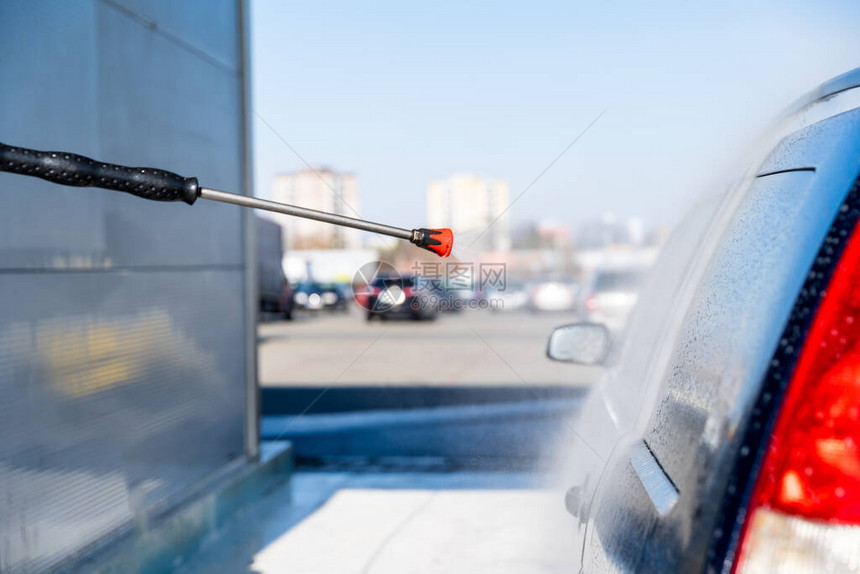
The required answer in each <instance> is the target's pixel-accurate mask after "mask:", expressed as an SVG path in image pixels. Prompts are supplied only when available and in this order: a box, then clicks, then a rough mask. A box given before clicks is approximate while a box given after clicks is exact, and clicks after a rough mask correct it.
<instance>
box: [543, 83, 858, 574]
mask: <svg viewBox="0 0 860 574" xmlns="http://www.w3.org/2000/svg"><path fill="white" fill-rule="evenodd" d="M858 105H860V69H857V70H854V71H852V72H849V73H847V74H845V75H843V76H840V77H838V78H835V79H833V80H831V81H830V82H828V83H826V84H824V85H823V86H821V87H820V88H819V89H817V90H815V91H814V92H812V93H811V94H810V95H809V96H807V97H806V98H804V99H803V100H801V102H800V103H799V104H798V105H797V107H795V108H794V109H793V111H791V112H789V113H787V114H785V115H784V117H783V119H782V120H781V121H780V123H779V124H778V125H777V126H776V127H775V128H774V132H773V133H772V134H771V139H770V141H766V142H765V144H764V145H763V146H762V149H761V151H762V152H763V153H761V154H760V155H758V156H757V157H758V158H759V159H751V160H750V163H751V166H752V167H751V170H750V171H749V172H748V173H747V174H746V175H744V176H743V177H740V178H739V179H738V180H737V183H736V185H734V186H732V187H731V188H730V189H726V190H719V191H716V192H714V193H709V194H707V195H705V196H704V197H703V198H702V199H701V200H699V201H698V203H697V204H696V205H695V206H694V207H693V209H692V211H691V212H690V213H689V214H688V215H687V216H686V218H685V219H684V220H683V222H682V223H681V224H680V225H679V226H678V228H677V229H676V230H675V232H674V233H673V235H672V237H671V238H670V240H669V242H668V243H667V244H666V246H665V248H664V249H663V251H662V253H661V255H660V259H659V261H658V263H657V265H656V267H655V268H654V270H653V271H652V272H651V273H649V276H648V278H647V279H646V281H645V284H644V285H643V288H642V291H641V292H640V297H639V301H638V303H637V305H636V308H635V309H634V311H633V313H632V314H631V316H630V319H629V322H628V326H627V331H626V334H625V335H624V336H623V337H622V338H620V339H619V340H617V341H614V342H612V343H610V337H609V333H608V330H607V329H606V328H605V326H603V325H600V324H596V323H592V322H583V323H579V324H572V325H567V326H564V327H561V328H559V329H557V330H555V331H554V332H553V333H552V336H551V337H550V341H549V346H548V349H547V352H548V354H549V355H550V357H551V358H555V359H559V360H565V361H572V362H580V363H589V364H595V363H601V362H602V363H603V364H604V365H606V367H607V368H606V370H605V374H604V376H603V378H602V379H601V380H600V381H599V382H598V383H597V384H596V385H595V386H594V387H593V389H592V390H591V391H590V393H589V395H588V397H587V398H586V400H585V403H584V405H583V407H582V410H581V411H580V414H579V418H578V419H576V420H574V421H572V422H571V423H570V430H571V433H570V435H569V436H570V437H571V438H570V439H569V440H568V441H566V442H565V443H564V444H563V445H562V450H563V452H564V455H563V456H562V471H561V475H562V477H563V480H564V482H565V487H566V488H567V490H566V493H565V495H564V504H565V506H566V508H567V510H568V512H569V513H570V515H571V516H570V522H571V539H570V549H571V552H572V554H573V555H574V556H575V559H576V561H577V562H578V563H579V564H578V568H579V571H581V572H587V573H596V572H670V573H671V572H694V573H701V572H704V573H709V574H710V573H725V574H728V573H737V574H744V573H752V572H755V573H758V572H788V571H791V572H857V571H858V565H860V227H858V225H857V223H858V218H860V108H858ZM573 571H577V570H576V569H574V570H573Z"/></svg>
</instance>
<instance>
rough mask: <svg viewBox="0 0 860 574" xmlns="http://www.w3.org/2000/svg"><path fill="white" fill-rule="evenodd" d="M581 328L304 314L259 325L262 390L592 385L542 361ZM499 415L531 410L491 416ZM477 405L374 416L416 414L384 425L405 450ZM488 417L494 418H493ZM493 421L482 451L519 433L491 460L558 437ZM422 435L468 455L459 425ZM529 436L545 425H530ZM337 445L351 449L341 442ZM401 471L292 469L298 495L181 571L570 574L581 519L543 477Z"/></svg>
mask: <svg viewBox="0 0 860 574" xmlns="http://www.w3.org/2000/svg"><path fill="white" fill-rule="evenodd" d="M575 320H576V318H575V317H574V316H572V315H570V314H530V313H526V312H510V313H491V312H488V311H466V312H463V313H460V314H448V315H443V316H441V317H440V318H439V320H437V321H435V322H420V323H417V322H411V321H389V322H385V323H383V322H373V323H367V322H366V321H365V320H364V317H363V315H361V314H359V313H358V312H356V311H355V310H354V311H353V312H352V313H350V314H346V315H328V314H323V315H319V316H314V317H307V316H306V317H299V318H298V320H296V321H292V322H280V323H268V324H264V325H261V326H260V328H259V331H258V333H259V337H260V346H259V368H260V379H261V383H262V384H263V385H264V386H272V387H274V386H283V387H296V388H298V387H302V386H307V387H313V386H315V385H316V386H323V387H329V386H331V387H333V388H335V389H337V387H350V386H354V387H358V386H361V385H365V386H383V387H384V386H385V385H391V386H392V387H393V386H400V387H402V386H408V385H425V386H430V387H436V386H438V387H442V388H445V387H449V388H456V387H465V386H477V387H479V388H480V387H482V386H484V385H492V386H500V385H510V386H511V387H520V388H527V387H529V386H530V385H544V386H546V385H571V386H577V387H579V386H582V387H587V386H588V385H589V384H590V383H591V382H593V380H594V379H595V378H596V376H597V375H598V374H599V372H600V371H599V369H596V368H586V367H577V366H573V365H569V364H561V363H553V362H551V361H549V360H548V359H547V358H546V357H545V355H544V350H545V346H546V339H547V336H548V335H549V333H550V331H551V330H552V328H553V327H555V326H557V325H562V324H565V323H569V322H573V321H575ZM332 392H334V391H332ZM502 407H504V408H514V407H516V408H526V407H529V405H514V406H507V407H505V406H504V405H502V406H500V407H494V408H502ZM469 408H476V407H468V406H467V407H448V408H447V410H446V409H444V408H443V409H438V408H437V409H424V410H426V411H428V412H427V413H424V412H423V411H421V412H419V411H415V410H413V411H402V412H400V413H397V412H394V411H392V412H391V413H390V414H389V413H388V411H380V412H378V413H376V414H375V415H374V416H377V417H384V416H389V417H391V416H407V415H408V416H411V417H412V418H410V420H409V421H406V422H408V423H410V424H411V426H410V424H406V423H404V422H400V423H398V424H396V425H389V426H391V427H392V428H393V429H394V430H393V431H392V432H394V433H395V435H394V438H391V439H390V443H391V444H399V443H402V442H403V441H404V440H406V439H409V438H410V437H412V438H414V437H415V436H418V435H416V432H415V430H414V428H413V427H415V424H416V423H415V421H414V420H412V419H414V418H415V417H416V416H417V415H418V414H422V413H423V415H424V416H431V414H432V415H433V416H436V415H435V413H436V412H437V411H438V412H439V413H441V414H445V413H447V411H451V410H452V409H453V410H457V409H460V410H463V409H469ZM430 411H432V413H431V412H430ZM443 411H444V412H443ZM457 412H459V411H457ZM416 413H417V414H416ZM481 413H482V416H484V417H485V418H486V413H483V411H481ZM370 414H373V413H370ZM370 414H367V413H364V414H361V413H358V414H356V415H349V414H345V415H339V416H340V417H341V418H347V419H349V420H352V418H356V417H358V418H359V419H361V420H360V421H359V422H362V423H363V424H364V427H366V426H367V421H366V420H365V419H367V418H368V417H369V416H370ZM441 414H440V415H439V416H441ZM449 414H450V413H449ZM313 417H314V415H313V413H308V414H307V415H306V418H308V419H309V421H310V419H311V418H313ZM320 417H322V419H325V417H326V415H317V418H320ZM443 418H444V417H443ZM449 418H450V417H449ZM562 418H563V417H559V416H558V415H557V413H555V414H553V413H550V414H548V415H547V417H546V419H547V420H548V421H550V422H553V424H554V426H551V428H556V427H559V428H561V429H562V430H564V429H565V428H567V427H566V426H565V425H564V424H561V423H559V422H558V421H557V419H558V420H560V419H562ZM314 420H316V419H314ZM326 420H327V419H326ZM440 420H442V419H440ZM444 420H445V421H448V419H444ZM482 420H483V419H481V418H480V417H477V418H476V419H475V420H472V419H469V421H467V422H468V423H469V424H465V423H463V422H462V421H461V422H460V423H459V424H460V426H462V427H463V428H467V427H468V428H469V429H472V428H473V427H474V426H475V425H476V424H478V423H479V422H481V421H482ZM476 421H477V422H476ZM305 422H308V421H305ZM310 422H313V421H310ZM323 422H325V421H323ZM419 422H420V421H419ZM562 422H564V421H562ZM485 423H486V424H485V426H486V427H487V429H486V430H485V431H484V430H481V429H483V427H480V428H479V429H478V430H480V431H481V432H478V433H477V434H476V433H475V432H473V433H472V434H474V435H475V437H474V438H475V440H474V441H473V442H475V444H483V443H486V442H488V441H489V442H491V443H492V441H490V440H489V439H490V438H492V439H499V438H500V437H501V436H502V435H503V433H501V431H502V430H505V431H507V432H509V433H514V434H515V435H516V436H513V437H507V438H505V439H504V441H503V442H504V443H505V444H504V448H501V447H496V446H492V445H491V447H488V448H490V449H491V451H492V452H493V453H497V454H498V453H504V452H511V448H512V447H511V445H513V444H514V443H515V442H516V441H515V440H514V439H522V440H527V441H532V442H534V443H536V444H550V443H552V442H553V440H554V439H553V437H550V436H549V435H550V434H552V433H551V432H550V431H549V430H547V431H546V433H545V434H546V435H547V436H543V435H541V436H540V437H535V436H533V435H534V432H532V434H529V433H525V432H523V433H519V431H517V430H516V429H518V428H519V427H517V426H516V425H515V424H513V423H511V422H510V421H507V419H504V418H501V419H499V421H496V420H490V421H485ZM482 424H483V423H482ZM438 425H448V426H450V427H451V428H448V426H444V427H439V426H438ZM494 425H495V426H494ZM499 425H501V426H499ZM364 427H362V428H364ZM425 427H427V428H429V429H435V430H436V431H437V433H436V434H439V432H442V434H444V433H445V432H447V433H448V434H450V435H451V436H453V437H455V438H452V439H451V441H453V442H454V443H455V444H457V445H461V446H462V445H464V444H466V445H467V446H468V441H465V440H464V439H463V437H462V436H461V435H458V434H457V428H459V427H456V426H454V425H453V423H451V422H450V421H448V422H437V423H434V424H431V425H425ZM532 427H534V428H533V429H532V430H534V429H540V428H543V427H540V426H539V425H537V426H536V425H535V424H534V423H531V426H530V427H529V428H530V429H531V428H532ZM296 428H298V427H296ZM302 428H303V427H302ZM385 428H388V427H385ZM422 428H424V427H422ZM547 428H550V426H547ZM398 429H399V430H398ZM410 429H412V430H411V431H410ZM300 430H301V429H300ZM305 430H307V429H305ZM311 430H313V429H311ZM556 430H558V429H556ZM365 431H366V429H365ZM443 431H444V432H443ZM308 432H310V431H308ZM540 432H543V431H540ZM410 433H411V434H410ZM380 436H382V435H380ZM421 436H423V435H421ZM428 436H430V435H428ZM439 436H441V435H439ZM439 436H436V435H433V437H434V438H432V439H427V442H426V444H425V443H422V445H423V447H422V448H418V447H416V450H417V451H418V452H424V451H427V450H428V448H427V447H429V446H433V445H435V446H439V445H440V444H443V443H444V441H442V440H441V439H440V438H439ZM446 436H447V435H446ZM464 436H465V435H464ZM469 436H471V435H469ZM457 437H459V438H457ZM347 438H349V437H347ZM358 438H360V437H358ZM380 440H382V439H380ZM385 440H389V439H385ZM362 441H364V442H367V440H365V439H362ZM482 441H483V442H482ZM340 442H342V443H344V444H348V443H349V441H348V440H347V439H346V438H344V439H343V440H340ZM340 442H339V443H338V444H340ZM386 444H389V443H386ZM363 446H364V447H367V445H366V444H364V445H363ZM419 446H421V445H419ZM493 449H495V450H493ZM449 450H450V449H449ZM410 452H411V451H410ZM481 452H483V451H481ZM434 453H435V451H434ZM440 453H441V454H440ZM440 453H436V454H440V456H442V455H444V456H447V455H448V454H450V453H448V451H444V449H443V450H442V451H440ZM485 454H486V453H485ZM407 458H409V457H407ZM406 464H407V465H410V468H412V469H413V470H412V471H409V472H406V471H403V472H400V471H392V470H391V469H390V468H389V469H388V472H380V469H378V468H377V469H376V470H374V469H373V468H370V469H367V470H365V471H364V472H358V471H351V472H322V471H320V472H297V473H295V474H294V476H293V481H292V485H291V486H289V487H287V486H285V487H283V488H280V489H278V490H276V491H275V492H273V493H272V494H271V495H269V496H267V497H266V498H265V499H263V500H262V501H260V502H259V503H257V504H255V505H254V506H252V507H250V508H248V509H246V510H244V511H243V512H242V513H241V514H240V516H238V517H237V518H236V520H234V521H233V523H232V524H231V525H230V527H229V529H228V531H226V532H225V533H224V536H222V537H220V538H219V539H218V540H217V541H215V542H214V543H212V544H211V545H210V547H209V548H208V549H206V550H205V551H204V552H202V553H201V554H200V555H199V556H198V557H197V558H196V559H194V560H193V561H192V562H190V563H188V564H186V565H185V566H183V567H182V568H181V569H180V570H179V572H181V573H183V574H202V573H204V572H206V573H209V572H231V573H232V572H237V573H264V574H270V573H271V574H274V573H278V574H280V573H283V572H296V573H301V574H306V573H311V574H313V573H321V574H322V573H325V574H329V573H338V574H350V573H355V574H366V573H371V574H395V573H396V574H404V573H446V574H452V573H453V574H457V573H460V572H462V573H469V574H472V573H483V572H487V573H492V574H556V573H561V572H571V571H573V563H574V557H575V555H576V554H577V553H578V549H575V548H572V547H571V544H572V540H573V534H572V530H573V529H574V528H575V524H574V520H573V519H572V518H571V517H570V516H569V515H568V514H567V513H566V512H565V510H564V503H563V490H562V489H549V488H548V487H546V484H548V476H547V475H545V474H538V473H537V472H536V471H533V472H513V471H511V470H510V468H514V467H510V468H509V467H506V466H505V465H504V464H503V465H502V466H501V467H500V468H503V469H506V470H505V471H503V472H477V471H473V472H438V471H437V472H433V471H431V470H433V469H432V468H431V467H426V468H424V469H423V470H424V471H423V472H419V471H415V470H414V469H415V468H416V466H415V460H413V459H410V462H408V463H406ZM443 467H444V465H443ZM436 470H438V468H436Z"/></svg>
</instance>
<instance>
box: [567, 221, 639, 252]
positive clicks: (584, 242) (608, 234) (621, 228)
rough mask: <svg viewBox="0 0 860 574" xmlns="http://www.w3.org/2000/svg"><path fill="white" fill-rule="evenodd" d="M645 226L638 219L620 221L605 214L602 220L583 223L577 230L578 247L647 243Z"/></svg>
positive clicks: (636, 245) (588, 247)
mask: <svg viewBox="0 0 860 574" xmlns="http://www.w3.org/2000/svg"><path fill="white" fill-rule="evenodd" d="M645 239H646V233H645V225H644V223H643V222H642V220H641V219H639V218H638V217H630V218H627V219H619V218H617V217H616V216H615V215H614V214H612V213H605V214H603V216H602V217H601V218H600V219H594V220H591V221H587V222H585V223H582V224H581V225H580V226H579V228H578V229H577V234H576V246H577V247H578V248H582V249H590V248H598V247H608V246H611V245H632V246H635V247H638V246H641V245H643V244H644V243H645Z"/></svg>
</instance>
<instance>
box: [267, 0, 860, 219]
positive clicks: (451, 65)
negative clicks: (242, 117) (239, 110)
mask: <svg viewBox="0 0 860 574" xmlns="http://www.w3.org/2000/svg"><path fill="white" fill-rule="evenodd" d="M747 4H748V3H747V2H740V1H736V0H729V1H727V2H721V3H714V2H707V3H705V2H701V3H696V2H660V1H656V2H632V1H629V0H619V1H616V2H611V3H610V2H590V3H583V2H529V3H507V2H435V3H428V4H419V3H401V2H387V1H386V2H374V3H372V5H370V6H368V5H366V3H358V2H325V1H320V2H301V3H299V2H284V1H278V0H254V2H253V3H252V34H253V72H252V73H253V75H254V84H253V85H254V108H255V112H256V113H257V114H259V116H260V117H261V118H263V119H264V120H265V121H266V122H268V123H269V124H271V126H272V127H273V128H274V130H275V131H277V133H278V134H280V136H281V137H283V138H284V139H285V140H286V141H287V142H289V143H290V145H291V146H292V147H293V148H295V150H296V151H297V152H298V153H299V154H300V155H301V156H302V157H303V158H304V159H306V160H307V161H308V162H310V163H311V164H312V165H314V166H319V165H325V166H330V167H332V168H334V169H338V170H344V171H349V172H353V173H355V174H356V175H357V176H358V178H359V188H360V194H361V203H362V205H361V211H362V215H363V216H365V217H368V218H370V219H374V220H377V221H381V222H384V223H390V224H394V225H400V226H403V227H408V228H412V227H418V226H420V225H423V224H424V223H425V189H426V185H427V183H428V182H429V181H432V180H434V179H438V178H443V177H447V176H449V175H451V174H452V173H454V172H458V171H469V172H475V173H478V174H481V175H485V176H487V177H491V178H497V179H504V180H506V181H507V182H508V183H509V185H510V188H511V196H512V198H513V197H514V196H516V195H518V194H519V193H520V192H521V191H522V190H523V189H525V188H526V186H528V184H529V183H530V182H531V181H532V180H533V179H534V178H535V177H536V176H537V175H538V174H539V173H540V172H541V171H543V170H544V169H545V168H546V167H547V165H548V164H549V163H550V162H551V161H552V160H553V159H554V158H555V157H556V156H557V155H558V154H559V153H560V152H561V151H562V150H563V149H564V148H565V147H566V146H567V145H568V144H569V143H570V142H571V141H572V140H573V139H574V138H575V137H576V135H577V134H578V133H579V132H580V131H581V130H582V129H583V128H584V127H585V126H586V125H587V124H588V123H590V122H591V121H592V120H593V119H594V118H595V117H596V116H597V115H598V114H600V113H601V111H603V110H606V113H605V115H604V116H603V117H601V119H600V120H599V121H598V122H597V123H596V124H595V125H594V126H593V127H592V128H591V129H590V130H589V131H588V133H586V134H585V135H584V136H583V137H582V139H581V140H580V141H578V142H577V143H576V144H575V145H574V146H572V147H571V148H570V150H569V151H568V152H567V153H565V154H564V156H563V157H562V158H561V159H559V161H558V162H557V163H556V164H555V165H553V167H552V168H551V169H549V170H548V171H547V172H546V174H545V175H543V176H542V177H541V178H540V179H539V180H538V181H537V182H536V183H535V184H534V186H533V187H532V188H531V189H529V191H528V192H527V193H526V194H525V195H524V196H523V197H522V199H521V200H520V201H518V202H517V203H516V205H515V206H514V207H513V208H512V209H511V216H512V220H513V222H514V223H515V224H516V223H522V222H526V221H530V220H540V219H551V220H555V221H561V222H564V223H570V224H576V223H577V222H580V221H583V220H587V219H593V218H595V217H599V216H600V215H601V214H602V213H605V212H613V213H615V214H616V215H619V216H632V215H635V216H641V217H643V218H644V219H645V221H646V222H647V223H649V224H657V223H673V222H674V221H676V220H677V218H678V217H679V216H680V215H682V214H683V211H684V209H685V208H686V206H688V205H689V204H690V202H691V201H692V200H693V199H694V198H695V196H696V195H697V194H698V193H700V192H701V191H702V190H703V189H704V188H705V187H706V186H707V185H709V184H712V183H714V182H719V181H721V180H722V179H724V178H725V177H726V174H727V173H729V168H731V167H732V166H735V165H737V163H738V161H739V160H740V162H741V163H742V160H743V151H744V149H745V147H746V146H748V145H749V143H750V142H751V141H752V139H753V138H754V137H755V136H756V135H757V134H758V133H760V131H761V129H762V128H763V126H765V125H766V124H767V122H768V121H769V120H770V119H772V118H773V116H775V115H776V114H777V113H778V112H779V111H780V110H781V109H782V108H783V107H784V106H785V105H786V104H788V103H790V102H791V101H793V100H794V99H796V98H797V97H798V96H800V95H801V94H802V93H803V92H805V91H807V90H808V89H811V88H812V87H814V86H815V85H816V84H818V83H820V82H821V81H824V80H826V79H828V78H829V77H832V76H834V75H837V74H839V73H841V72H843V71H847V70H848V69H851V68H854V67H857V66H860V34H858V33H857V30H858V29H860V2H849V1H845V2H835V1H834V2H818V3H815V5H814V6H812V5H809V4H812V3H806V2H791V1H783V2H775V1H765V2H759V3H758V5H757V6H756V7H750V6H748V5H747ZM254 131H255V137H254V146H255V154H256V168H255V173H256V187H257V194H258V195H260V196H263V197H269V196H270V189H271V180H272V178H273V177H274V175H275V174H277V173H278V172H283V171H292V170H296V169H299V168H301V167H303V163H302V160H300V159H299V158H298V157H297V156H296V155H295V154H294V153H293V152H292V151H290V149H289V148H288V147H287V146H286V145H284V143H283V142H282V141H281V140H280V139H279V138H278V136H277V135H275V133H273V132H272V130H270V129H269V128H268V127H267V126H266V125H265V124H264V123H263V122H262V121H260V120H259V119H255V124H254Z"/></svg>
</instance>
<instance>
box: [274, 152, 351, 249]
mask: <svg viewBox="0 0 860 574" xmlns="http://www.w3.org/2000/svg"><path fill="white" fill-rule="evenodd" d="M272 199H273V200H274V201H279V202H282V203H290V204H293V205H298V206H301V207H307V208H310V209H316V210H319V211H326V212H329V213H337V214H339V215H346V216H348V217H359V209H360V207H359V201H358V182H357V181H356V178H355V176H354V175H352V174H345V173H338V172H335V171H332V170H330V169H325V168H322V169H317V170H311V169H304V170H301V171H297V172H295V173H287V174H282V175H279V176H278V177H276V178H275V181H274V185H273V188H272ZM274 217H275V218H276V219H277V221H278V223H280V224H281V226H282V227H283V228H284V235H283V237H284V248H285V249H287V250H291V249H357V248H359V247H360V246H361V237H360V232H359V231H358V230H357V229H350V228H348V227H341V226H339V225H330V224H328V223H321V222H319V221H313V220H310V219H302V218H299V217H291V216H289V215H275V216H274Z"/></svg>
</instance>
